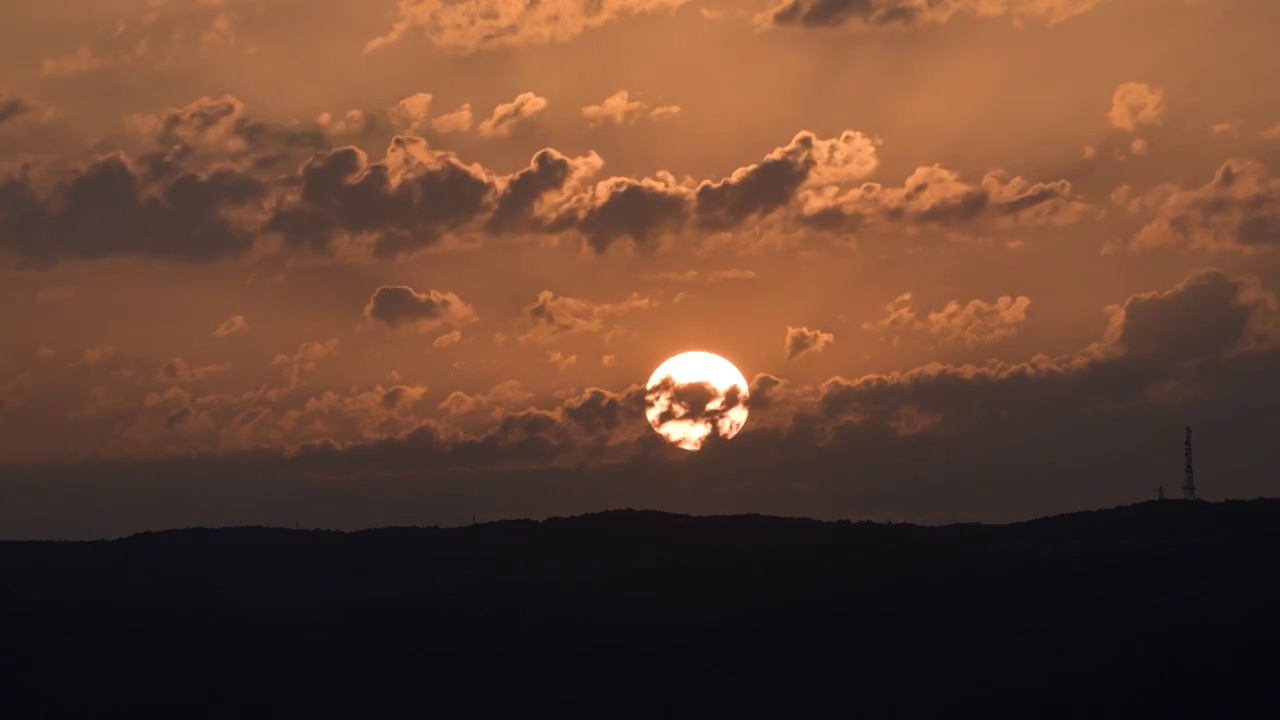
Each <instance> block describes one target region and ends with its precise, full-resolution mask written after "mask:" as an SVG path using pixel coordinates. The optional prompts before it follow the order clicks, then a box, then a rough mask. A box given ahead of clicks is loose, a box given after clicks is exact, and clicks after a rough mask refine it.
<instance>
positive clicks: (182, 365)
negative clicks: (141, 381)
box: [156, 357, 231, 383]
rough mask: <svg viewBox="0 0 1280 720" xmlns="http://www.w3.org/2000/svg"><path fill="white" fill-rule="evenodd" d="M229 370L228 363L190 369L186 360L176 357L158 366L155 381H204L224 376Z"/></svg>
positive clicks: (229, 365)
mask: <svg viewBox="0 0 1280 720" xmlns="http://www.w3.org/2000/svg"><path fill="white" fill-rule="evenodd" d="M230 369H231V364H230V363H214V364H211V365H202V366H200V367H192V366H191V364H190V363H188V362H187V361H186V360H184V359H182V358H180V357H176V358H173V359H171V360H168V361H167V362H165V364H164V365H161V366H160V370H159V371H158V372H157V373H156V380H157V381H159V382H162V383H184V382H191V381H193V380H204V379H207V378H211V377H217V376H219V375H223V374H225V373H226V372H227V371H228V370H230Z"/></svg>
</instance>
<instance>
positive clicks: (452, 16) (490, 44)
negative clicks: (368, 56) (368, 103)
mask: <svg viewBox="0 0 1280 720" xmlns="http://www.w3.org/2000/svg"><path fill="white" fill-rule="evenodd" d="M686 2H688V0H593V1H592V2H581V1H580V0H540V1H539V2H528V3H520V4H510V3H505V2H501V1H498V2H495V0H483V1H482V2H473V3H451V2H441V1H440V0H428V2H419V1H418V0H398V2H397V5H398V7H399V11H398V13H397V15H396V20H395V23H394V24H393V25H392V26H391V29H390V30H389V31H388V32H387V33H386V34H385V35H381V36H379V37H376V38H374V39H372V40H370V41H369V42H368V43H367V44H366V45H365V52H374V51H376V50H380V49H382V48H385V47H386V46H388V45H390V44H392V43H395V42H398V41H399V40H400V39H401V38H403V37H404V36H405V35H406V34H407V33H409V32H410V31H415V30H416V31H421V32H423V33H425V35H426V38H427V40H429V41H430V42H431V43H432V44H433V45H435V46H436V47H438V48H440V49H442V50H445V51H448V52H457V53H470V52H475V51H477V50H484V49H490V48H497V47H505V46H520V45H542V44H547V43H554V42H565V41H567V40H570V39H571V38H574V37H576V36H578V35H579V34H581V33H582V32H584V31H586V30H588V29H590V28H594V27H599V26H601V25H604V24H606V23H610V22H614V21H616V20H619V19H621V18H625V17H628V16H632V15H638V14H641V13H646V12H656V11H659V10H675V9H676V8H678V7H680V6H682V5H684V4H685V3H686Z"/></svg>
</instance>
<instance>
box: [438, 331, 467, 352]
mask: <svg viewBox="0 0 1280 720" xmlns="http://www.w3.org/2000/svg"><path fill="white" fill-rule="evenodd" d="M461 341H462V331H461V330H450V331H449V332H447V333H445V334H443V335H441V336H440V337H438V338H436V339H435V340H432V341H431V346H432V347H434V348H446V347H449V346H450V345H457V344H458V343H459V342H461Z"/></svg>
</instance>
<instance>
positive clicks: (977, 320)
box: [926, 295, 1031, 347]
mask: <svg viewBox="0 0 1280 720" xmlns="http://www.w3.org/2000/svg"><path fill="white" fill-rule="evenodd" d="M1030 306H1031V299H1030V298H1028V297H1026V296H1025V295H1019V296H1018V297H1016V298H1014V297H1011V296H1009V295H1004V296H1002V297H999V298H996V301H995V302H986V301H984V300H970V301H969V302H968V303H966V304H964V305H961V304H960V303H959V302H957V301H955V300H952V301H951V302H949V303H947V304H946V306H945V307H943V308H942V310H940V311H938V312H932V313H929V317H928V319H927V321H926V322H927V324H928V330H929V332H931V333H933V334H935V335H941V336H942V338H943V339H944V340H945V341H946V342H950V343H955V344H960V345H966V346H968V347H975V346H977V345H985V344H987V343H993V342H997V341H999V340H1003V339H1005V338H1010V337H1013V336H1015V335H1017V334H1018V330H1019V328H1020V327H1021V326H1022V324H1023V323H1025V322H1026V321H1027V308H1028V307H1030Z"/></svg>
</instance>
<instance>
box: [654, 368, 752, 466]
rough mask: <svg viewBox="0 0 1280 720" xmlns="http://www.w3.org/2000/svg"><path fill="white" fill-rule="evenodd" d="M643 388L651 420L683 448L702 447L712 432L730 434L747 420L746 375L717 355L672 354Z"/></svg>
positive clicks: (659, 431) (722, 434)
mask: <svg viewBox="0 0 1280 720" xmlns="http://www.w3.org/2000/svg"><path fill="white" fill-rule="evenodd" d="M645 389H646V391H647V392H646V397H645V417H647V418H648V419H649V424H650V425H652V426H653V429H654V430H656V431H657V432H658V434H660V435H662V436H663V437H664V438H666V439H667V440H668V441H670V442H671V443H673V444H675V445H676V446H677V447H680V448H683V449H685V450H699V449H701V448H702V444H703V443H704V442H706V440H707V438H708V437H710V436H711V435H712V434H713V433H715V434H717V435H719V436H720V437H722V438H725V439H728V438H731V437H733V436H734V435H737V434H738V431H739V430H741V429H742V426H743V425H744V424H745V423H746V422H747V405H746V402H747V396H748V393H747V379H746V378H745V377H743V375H742V373H741V372H740V371H739V370H738V368H736V367H734V365H733V363H731V362H729V361H728V360H725V359H724V358H722V357H720V356H719V355H715V354H712V353H708V352H686V353H681V354H679V355H676V356H674V357H671V358H669V359H667V361H666V362H664V363H662V364H661V365H659V366H658V369H657V370H654V371H653V375H652V376H651V377H650V378H649V382H648V383H647V384H646V385H645Z"/></svg>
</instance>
